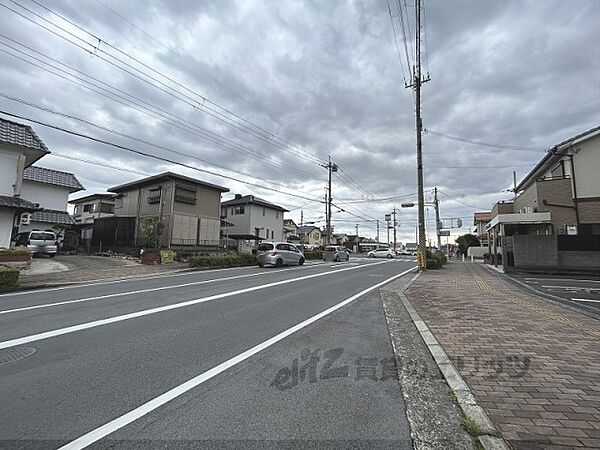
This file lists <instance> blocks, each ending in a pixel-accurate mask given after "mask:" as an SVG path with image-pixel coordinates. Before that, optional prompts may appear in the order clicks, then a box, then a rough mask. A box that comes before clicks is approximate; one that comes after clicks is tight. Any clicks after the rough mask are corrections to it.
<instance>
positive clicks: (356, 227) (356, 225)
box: [355, 224, 358, 238]
mask: <svg viewBox="0 0 600 450" xmlns="http://www.w3.org/2000/svg"><path fill="white" fill-rule="evenodd" d="M355 229H356V237H357V238H358V224H356V227H355Z"/></svg>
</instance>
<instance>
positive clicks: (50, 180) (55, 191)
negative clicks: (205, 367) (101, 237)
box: [19, 166, 84, 232]
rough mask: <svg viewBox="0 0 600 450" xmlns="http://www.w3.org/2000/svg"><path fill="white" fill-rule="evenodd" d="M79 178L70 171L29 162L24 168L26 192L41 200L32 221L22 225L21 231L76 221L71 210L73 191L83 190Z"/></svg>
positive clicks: (24, 190) (31, 197)
mask: <svg viewBox="0 0 600 450" xmlns="http://www.w3.org/2000/svg"><path fill="white" fill-rule="evenodd" d="M83 189H84V187H83V186H82V185H81V183H80V182H79V180H78V179H77V178H76V177H75V175H73V174H72V173H69V172H62V171H60V170H53V169H47V168H45V167H38V166H29V167H27V168H26V169H25V170H24V172H23V188H22V192H21V194H22V196H23V197H24V198H29V199H31V200H33V201H35V202H36V203H38V204H39V206H40V209H38V210H36V211H34V212H33V213H32V214H31V217H30V222H29V224H26V225H24V224H21V225H19V232H23V231H30V230H35V229H38V230H45V229H49V230H50V229H52V228H53V226H54V225H75V221H74V220H73V218H72V217H71V215H70V214H69V213H68V211H67V205H68V202H69V195H70V194H72V193H74V192H78V191H81V190H83Z"/></svg>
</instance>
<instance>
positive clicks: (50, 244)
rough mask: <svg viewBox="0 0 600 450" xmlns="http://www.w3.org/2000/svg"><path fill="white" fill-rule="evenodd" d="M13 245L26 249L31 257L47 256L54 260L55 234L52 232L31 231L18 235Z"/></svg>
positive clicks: (56, 247) (55, 250) (55, 249)
mask: <svg viewBox="0 0 600 450" xmlns="http://www.w3.org/2000/svg"><path fill="white" fill-rule="evenodd" d="M15 244H16V245H17V246H23V247H27V248H28V249H29V250H30V251H31V253H33V255H48V256H49V257H50V258H54V257H55V256H56V252H57V250H58V246H57V244H56V234H54V233H53V232H52V231H40V230H32V231H25V232H23V233H19V234H17V237H16V239H15Z"/></svg>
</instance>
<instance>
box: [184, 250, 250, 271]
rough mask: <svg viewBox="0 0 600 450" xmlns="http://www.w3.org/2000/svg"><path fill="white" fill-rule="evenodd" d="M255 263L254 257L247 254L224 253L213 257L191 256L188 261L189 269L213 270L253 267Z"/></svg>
mask: <svg viewBox="0 0 600 450" xmlns="http://www.w3.org/2000/svg"><path fill="white" fill-rule="evenodd" d="M256 263H257V262H256V256H255V255H250V254H247V253H240V254H236V253H225V254H214V255H199V256H192V257H191V258H190V259H189V260H188V264H189V266H190V267H191V268H194V269H199V268H215V267H240V266H253V265H255V264H256Z"/></svg>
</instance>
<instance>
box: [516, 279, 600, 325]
mask: <svg viewBox="0 0 600 450" xmlns="http://www.w3.org/2000/svg"><path fill="white" fill-rule="evenodd" d="M510 277H511V278H512V279H514V280H517V281H519V282H521V283H523V284H525V285H526V286H527V287H529V288H531V289H535V290H537V291H540V292H542V293H544V294H546V295H549V296H552V298H554V299H555V300H560V301H562V302H563V303H566V304H568V305H570V306H574V307H576V308H579V309H581V310H585V311H588V312H591V313H592V314H594V315H596V316H597V317H599V318H600V280H598V279H594V278H593V277H582V276H574V275H533V274H526V273H520V274H510Z"/></svg>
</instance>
